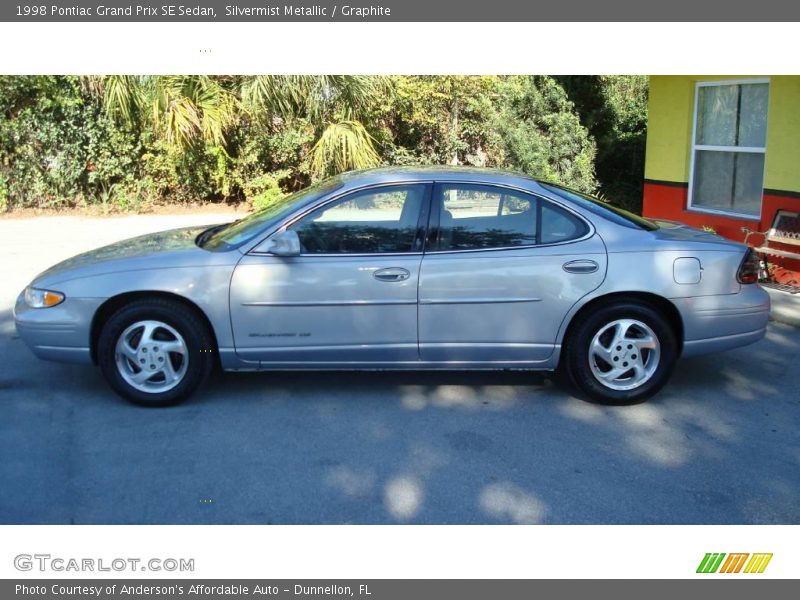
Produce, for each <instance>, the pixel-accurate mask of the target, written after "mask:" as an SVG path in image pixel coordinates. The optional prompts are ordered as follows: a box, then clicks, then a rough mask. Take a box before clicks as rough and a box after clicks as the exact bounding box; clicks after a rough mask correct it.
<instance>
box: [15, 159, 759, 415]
mask: <svg viewBox="0 0 800 600" xmlns="http://www.w3.org/2000/svg"><path fill="white" fill-rule="evenodd" d="M757 276H758V259H757V257H756V255H755V254H754V253H753V252H752V251H751V250H749V249H748V248H747V247H746V246H744V245H742V244H738V243H734V242H731V241H727V240H725V239H723V238H721V237H718V236H716V235H714V234H712V233H708V232H704V231H700V230H697V229H692V228H689V227H686V226H683V225H680V224H678V223H672V222H652V221H649V220H645V219H643V218H641V217H638V216H635V215H633V214H631V213H627V212H625V211H622V210H620V209H618V208H614V207H612V206H611V205H609V204H606V203H604V202H601V201H599V200H596V199H594V198H591V197H588V196H585V195H583V194H579V193H576V192H574V191H571V190H568V189H565V188H562V187H559V186H556V185H552V184H548V183H543V182H539V181H536V180H534V179H530V178H528V177H526V176H524V175H518V174H513V173H505V172H498V171H490V170H480V169H455V168H450V169H447V168H413V169H401V168H390V169H376V170H369V171H362V172H354V173H346V174H343V175H339V176H337V177H333V178H330V179H327V180H325V181H322V182H320V183H318V184H316V185H313V186H311V187H309V188H307V189H305V190H303V191H300V192H298V193H296V194H293V195H291V196H288V197H286V198H285V199H283V200H282V201H280V202H279V203H278V204H276V205H274V206H272V207H270V208H268V209H266V210H263V211H261V212H256V213H254V214H251V215H250V216H248V217H246V218H244V219H241V220H239V221H235V222H233V223H228V224H224V225H218V226H214V227H211V228H208V229H205V230H199V229H196V228H187V229H176V230H172V231H165V232H162V233H156V234H152V235H145V236H141V237H137V238H133V239H130V240H127V241H123V242H119V243H116V244H112V245H110V246H106V247H103V248H100V249H98V250H94V251H92V252H87V253H85V254H81V255H78V256H75V257H73V258H70V259H68V260H66V261H64V262H62V263H60V264H58V265H55V266H54V267H52V268H50V269H48V270H47V271H45V272H44V273H42V274H40V275H39V276H38V277H36V278H35V279H34V280H33V282H31V284H30V286H28V287H27V288H26V289H25V290H24V292H23V293H22V294H20V296H19V298H18V300H17V303H16V306H15V310H14V314H15V321H16V326H17V329H18V331H19V334H20V337H21V338H22V339H23V340H24V341H25V342H26V344H27V345H28V346H29V347H30V348H31V350H33V352H34V353H35V354H36V355H37V356H39V357H40V358H44V359H49V360H59V361H70V362H80V363H86V364H92V363H95V364H97V365H99V367H100V370H101V371H102V373H103V375H104V376H105V378H106V379H107V380H108V383H109V384H110V385H111V387H112V388H113V389H114V390H116V391H117V392H118V393H119V394H121V395H122V396H123V397H125V398H127V399H128V400H130V401H132V402H135V403H138V404H143V405H148V406H163V405H167V404H174V403H176V402H179V401H181V400H183V399H185V398H187V397H188V396H189V395H190V394H192V392H194V391H195V390H196V389H197V388H198V386H200V385H201V384H202V383H203V381H204V380H205V379H206V377H207V376H208V375H209V373H210V372H211V371H212V370H213V368H214V367H215V366H217V365H219V366H221V367H222V369H225V370H229V371H240V370H287V369H311V370H317V369H355V370H357V369H531V370H556V369H558V370H559V371H561V372H563V374H564V375H566V376H567V377H568V379H569V380H570V381H571V382H572V384H573V385H574V386H575V387H577V388H578V390H579V391H580V392H582V393H583V394H584V395H585V396H588V397H589V398H592V399H594V400H596V401H600V402H606V403H614V404H630V403H634V402H638V401H641V400H643V399H646V398H648V397H650V396H652V395H653V394H655V393H656V392H657V391H658V390H659V389H661V388H662V387H663V386H664V384H665V383H666V381H667V380H668V378H669V376H670V373H671V371H672V370H673V368H674V366H675V364H676V361H677V360H678V358H679V357H680V356H681V355H682V356H692V355H697V354H703V353H708V352H717V351H720V350H726V349H729V348H734V347H737V346H743V345H745V344H750V343H752V342H755V341H757V340H759V339H761V338H762V337H763V336H764V333H765V329H766V324H767V318H768V314H769V297H768V296H767V294H766V292H765V291H764V290H763V289H761V288H760V287H759V286H758V285H757Z"/></svg>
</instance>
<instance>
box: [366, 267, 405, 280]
mask: <svg viewBox="0 0 800 600" xmlns="http://www.w3.org/2000/svg"><path fill="white" fill-rule="evenodd" d="M372 276H373V277H374V278H375V279H377V280H378V281H405V280H406V279H408V278H409V277H411V273H410V272H409V271H408V269H403V268H402V267H389V268H388V269H378V270H377V271H373V273H372Z"/></svg>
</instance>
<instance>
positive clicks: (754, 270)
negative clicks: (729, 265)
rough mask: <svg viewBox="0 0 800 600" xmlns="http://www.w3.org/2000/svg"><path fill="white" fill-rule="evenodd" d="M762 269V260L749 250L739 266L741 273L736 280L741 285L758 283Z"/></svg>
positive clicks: (737, 274)
mask: <svg viewBox="0 0 800 600" xmlns="http://www.w3.org/2000/svg"><path fill="white" fill-rule="evenodd" d="M760 269H761V259H760V258H758V254H756V253H755V252H754V251H753V249H752V248H748V249H747V252H746V253H745V255H744V258H743V259H742V264H740V265H739V272H738V273H736V280H737V281H738V282H739V283H758V273H759V270H760Z"/></svg>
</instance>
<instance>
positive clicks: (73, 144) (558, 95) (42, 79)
mask: <svg viewBox="0 0 800 600" xmlns="http://www.w3.org/2000/svg"><path fill="white" fill-rule="evenodd" d="M646 101H647V80H646V78H645V77H623V76H613V77H612V76H608V77H593V76H592V77H589V76H585V77H576V76H570V77H546V76H510V77H499V76H394V77H383V76H256V77H238V76H235V77H234V76H230V77H218V76H214V77H210V76H152V77H135V76H109V77H76V76H1V77H0V211H3V210H7V209H12V208H20V207H37V208H48V207H67V206H86V205H101V206H103V207H104V208H107V209H109V210H111V209H122V210H140V209H143V208H146V207H147V206H148V205H151V204H154V203H163V202H187V201H224V200H245V199H246V200H247V201H249V202H251V203H252V204H253V206H255V207H263V206H268V205H269V204H270V203H272V202H274V201H275V200H276V199H278V198H280V197H281V195H282V194H284V193H286V192H289V191H292V190H295V189H298V188H300V187H303V186H305V185H307V184H308V183H310V182H311V181H314V180H317V179H320V178H322V177H325V176H327V175H330V174H332V173H336V172H340V171H344V170H349V169H355V168H365V167H371V166H377V165H425V164H449V165H474V166H487V167H500V168H510V169H515V170H519V171H523V172H526V173H529V174H531V175H534V176H536V177H541V178H544V179H548V180H551V181H556V182H559V183H562V184H565V185H568V186H571V187H574V188H576V189H579V190H582V191H587V192H600V193H602V194H603V195H604V196H605V197H607V198H609V199H611V200H617V201H619V202H620V203H622V204H626V205H628V206H633V207H634V208H635V207H636V206H637V202H639V198H640V196H641V181H642V168H643V155H644V147H643V140H644V129H645V126H646Z"/></svg>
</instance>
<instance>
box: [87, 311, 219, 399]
mask: <svg viewBox="0 0 800 600" xmlns="http://www.w3.org/2000/svg"><path fill="white" fill-rule="evenodd" d="M213 350H214V349H213V341H212V337H211V334H210V333H209V331H208V327H207V326H206V324H205V323H204V322H203V320H202V319H200V318H199V317H198V315H196V314H195V313H194V311H192V310H187V307H186V306H184V305H183V304H181V303H179V302H176V301H174V300H168V299H160V298H159V299H152V300H137V301H134V302H131V303H130V304H128V305H126V306H124V307H122V308H121V309H119V310H118V311H117V312H115V313H114V314H113V315H112V316H111V317H110V318H109V319H108V321H106V323H105V325H104V326H103V328H102V330H101V332H100V337H99V338H98V342H97V358H98V362H99V364H100V370H101V371H102V373H103V376H104V377H105V378H106V380H107V381H108V383H109V385H110V386H111V387H112V388H113V389H114V390H115V391H116V392H117V393H118V394H119V395H121V396H122V397H123V398H125V399H126V400H129V401H130V402H133V403H135V404H139V405H142V406H168V405H172V404H177V403H178V402H181V401H182V400H184V399H186V398H187V397H189V396H190V395H191V394H192V393H193V392H194V391H195V390H196V389H197V388H198V387H199V386H200V385H201V384H202V383H203V381H205V379H206V378H207V377H208V375H209V373H210V372H211V370H212V368H213V365H214V352H213Z"/></svg>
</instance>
